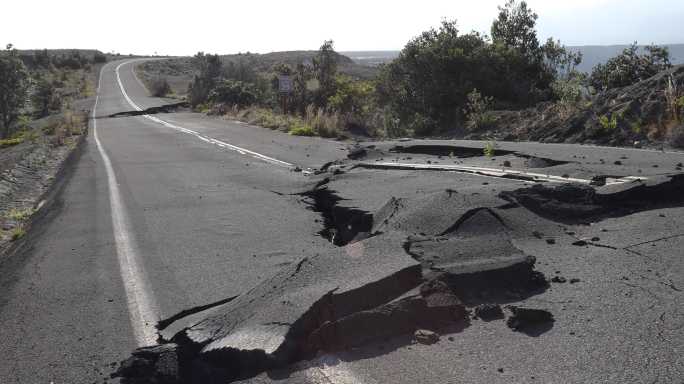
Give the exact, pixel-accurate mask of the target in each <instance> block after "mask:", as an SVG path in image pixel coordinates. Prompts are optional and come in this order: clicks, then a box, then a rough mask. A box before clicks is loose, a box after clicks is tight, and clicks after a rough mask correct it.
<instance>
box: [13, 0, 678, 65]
mask: <svg viewBox="0 0 684 384" xmlns="http://www.w3.org/2000/svg"><path fill="white" fill-rule="evenodd" d="M504 1H505V0H468V1H466V0H450V1H446V0H420V1H401V0H393V1H392V0H338V1H325V0H318V1H315V0H300V1H294V0H293V1H282V0H281V1H277V0H272V1H266V0H241V1H231V0H223V1H209V0H184V1H176V0H167V1H159V0H135V1H134V0H119V1H111V2H103V1H98V0H40V1H38V0H3V4H2V6H1V7H0V9H1V10H2V20H1V22H0V44H2V45H3V46H4V44H7V43H13V44H14V45H15V46H17V47H18V48H23V49H29V48H97V49H100V50H102V51H116V52H120V53H122V54H128V53H138V54H151V53H155V52H158V53H159V54H173V55H185V54H192V53H194V52H196V51H200V50H202V51H205V52H216V53H235V52H245V51H251V52H270V51H281V50H298V49H317V48H318V46H320V44H321V42H322V41H323V40H325V39H333V40H335V48H336V49H337V50H339V51H349V50H395V49H401V48H402V47H403V45H404V44H405V43H406V41H407V40H408V39H410V38H411V37H414V36H416V35H417V34H419V33H420V32H421V31H423V30H425V29H427V28H429V27H431V26H437V25H438V24H439V22H440V21H441V20H442V19H443V18H448V19H457V20H458V23H459V25H460V27H461V30H462V31H464V32H465V31H470V30H472V29H475V30H477V31H483V32H489V26H490V25H491V22H492V20H493V19H494V17H495V16H496V13H497V9H496V7H497V5H499V4H502V3H504ZM528 4H530V6H531V7H532V8H533V9H534V10H535V11H536V12H537V13H538V14H539V22H538V26H537V28H538V31H539V35H540V37H541V38H543V39H545V38H546V37H549V36H554V37H556V38H560V39H561V40H562V41H563V42H564V43H565V44H568V45H591V44H625V43H630V42H632V41H635V40H638V41H639V42H640V43H652V42H653V43H660V44H663V43H684V1H683V0H564V1H555V0H554V1H552V0H529V1H528Z"/></svg>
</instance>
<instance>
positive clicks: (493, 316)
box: [475, 304, 504, 321]
mask: <svg viewBox="0 0 684 384" xmlns="http://www.w3.org/2000/svg"><path fill="white" fill-rule="evenodd" d="M475 316H477V317H478V318H480V319H482V320H484V321H493V320H499V319H503V318H504V313H503V310H502V309H501V306H500V305H498V304H481V305H478V306H477V307H475Z"/></svg>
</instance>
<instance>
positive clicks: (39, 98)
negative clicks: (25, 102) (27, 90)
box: [31, 77, 61, 117]
mask: <svg viewBox="0 0 684 384" xmlns="http://www.w3.org/2000/svg"><path fill="white" fill-rule="evenodd" d="M31 103H32V104H33V109H34V111H35V113H36V115H37V116H38V117H45V116H47V115H49V114H50V111H52V110H55V109H59V107H60V104H61V103H60V99H59V98H58V97H57V89H56V88H55V85H54V83H53V82H51V81H50V80H49V79H46V78H44V77H40V78H38V79H37V81H36V87H35V91H34V92H33V94H32V95H31Z"/></svg>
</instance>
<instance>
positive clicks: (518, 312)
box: [506, 306, 556, 336]
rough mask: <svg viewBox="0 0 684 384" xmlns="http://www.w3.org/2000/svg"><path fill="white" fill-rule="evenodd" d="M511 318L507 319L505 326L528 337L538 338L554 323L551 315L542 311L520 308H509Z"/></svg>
mask: <svg viewBox="0 0 684 384" xmlns="http://www.w3.org/2000/svg"><path fill="white" fill-rule="evenodd" d="M508 309H509V310H510V311H511V313H512V314H513V316H511V317H509V318H508V320H507V321H506V325H508V327H509V328H510V329H512V330H514V331H516V332H522V333H524V334H526V335H528V336H539V335H541V334H542V333H544V332H546V331H548V330H549V329H551V328H552V327H553V323H554V322H555V321H556V320H555V319H554V318H553V315H552V314H551V313H550V312H548V311H545V310H543V309H530V308H521V307H516V306H509V307H508Z"/></svg>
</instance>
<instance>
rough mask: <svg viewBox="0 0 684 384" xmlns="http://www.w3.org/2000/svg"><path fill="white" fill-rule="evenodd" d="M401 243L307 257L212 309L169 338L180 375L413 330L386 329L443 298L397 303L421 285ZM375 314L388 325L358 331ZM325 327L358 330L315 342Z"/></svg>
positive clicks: (253, 370) (280, 361)
mask: <svg viewBox="0 0 684 384" xmlns="http://www.w3.org/2000/svg"><path fill="white" fill-rule="evenodd" d="M403 239H404V237H403V235H399V234H392V233H388V234H385V235H383V239H382V240H378V239H376V238H371V239H367V240H365V241H362V242H359V243H355V244H353V245H349V246H347V247H341V248H337V249H334V250H332V251H331V252H330V253H327V254H323V255H315V256H311V257H307V258H304V259H302V260H301V261H300V262H298V263H295V264H292V265H290V266H288V267H286V268H284V269H283V270H281V271H280V272H279V273H278V274H276V275H275V276H273V277H272V278H270V279H267V280H265V281H263V282H262V283H261V284H259V285H258V286H256V287H254V288H252V289H251V290H249V291H247V292H246V293H244V294H243V295H241V296H238V297H237V298H235V299H234V300H231V301H228V302H226V303H224V304H221V305H218V306H216V307H212V308H211V309H210V310H207V311H208V314H207V315H206V316H205V317H203V318H199V319H194V321H193V322H192V323H190V324H186V328H185V329H183V330H182V331H180V332H178V333H177V334H175V335H174V336H173V337H171V340H172V341H173V342H174V343H176V344H177V345H178V347H177V348H178V353H179V355H182V356H183V358H182V359H180V364H179V367H178V370H179V372H180V375H181V376H182V377H193V378H195V379H193V380H194V381H195V382H208V381H206V380H205V381H202V380H203V378H205V377H207V378H209V377H210V378H211V379H212V380H223V381H227V380H233V379H236V378H241V377H248V376H250V375H254V374H257V373H259V372H262V371H264V370H267V369H271V368H274V367H278V366H283V365H285V364H289V363H291V362H294V361H298V360H302V359H305V358H308V357H311V356H313V355H315V353H316V352H318V351H319V350H321V348H327V347H334V346H335V345H355V344H357V343H363V342H364V341H365V340H370V339H373V338H374V337H375V336H376V335H377V334H378V332H379V331H380V330H381V329H382V330H386V331H389V333H386V334H387V335H388V336H392V335H395V334H394V333H393V332H406V331H409V332H410V331H412V330H413V329H408V330H405V329H404V328H403V327H401V326H395V327H391V326H388V319H390V320H392V321H394V319H399V320H398V321H399V322H401V321H402V320H401V318H402V315H401V314H397V312H402V311H404V312H406V313H408V314H409V315H408V317H407V318H410V319H415V318H420V317H421V316H429V315H431V314H434V313H437V312H439V310H441V309H442V308H441V306H440V305H441V304H434V303H433V301H436V302H438V303H441V302H442V301H444V300H443V299H436V298H433V296H434V295H436V294H437V293H431V294H430V295H427V296H426V297H423V296H421V295H420V294H419V295H418V297H415V298H403V299H401V300H397V299H398V298H399V297H401V296H402V295H405V293H406V292H409V291H411V290H412V289H414V288H415V287H417V286H418V285H419V284H420V283H421V280H422V274H421V266H420V264H419V263H418V262H417V261H415V260H414V259H412V258H411V257H410V256H408V255H407V254H406V253H405V252H404V250H403V248H402V246H401V244H402V243H403ZM449 303H450V304H449V305H451V306H452V307H453V308H451V307H450V308H451V309H454V311H453V312H454V313H455V314H454V317H457V315H458V313H459V312H458V309H459V308H460V307H458V305H460V301H458V300H457V299H456V298H455V296H454V300H452V301H451V302H449ZM456 303H458V304H456ZM431 308H434V309H433V310H432V312H430V310H431ZM422 310H426V311H424V312H421V311H422ZM402 313H403V312H402ZM376 314H379V316H380V317H379V318H384V319H385V320H384V321H382V322H376V323H375V324H377V327H375V328H374V327H359V326H358V323H357V321H361V322H363V324H367V322H368V321H371V320H369V319H372V318H373V316H376ZM193 316H194V315H193ZM411 316H412V317H411ZM178 321H181V320H180V319H179V320H178ZM326 327H333V328H332V329H337V330H339V329H346V328H353V329H354V331H355V332H356V333H353V332H352V331H349V332H340V333H338V334H339V335H340V337H338V338H337V339H332V341H330V339H327V340H328V341H326V342H313V340H317V339H316V337H312V334H314V333H315V332H316V331H317V330H319V329H321V331H318V332H319V333H321V334H323V333H325V330H326V329H327V328H326ZM413 327H414V328H415V325H413ZM140 353H143V354H144V353H146V352H145V351H143V350H138V351H137V352H136V353H135V354H134V356H136V354H140ZM135 361H136V363H135V364H140V363H138V362H137V360H135ZM154 363H155V362H153V363H150V364H147V365H145V367H149V366H150V365H151V364H154ZM126 372H127V373H135V372H132V371H126ZM141 372H142V373H143V374H145V373H146V374H151V371H149V370H147V371H144V370H143V371H141ZM154 372H156V371H154ZM154 374H156V373H154ZM198 378H199V379H198ZM198 380H199V381H198Z"/></svg>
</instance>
